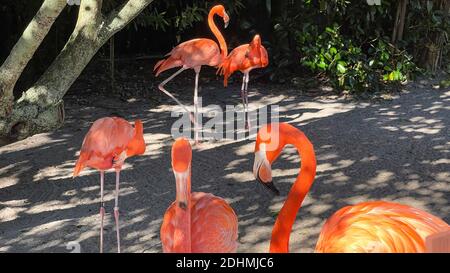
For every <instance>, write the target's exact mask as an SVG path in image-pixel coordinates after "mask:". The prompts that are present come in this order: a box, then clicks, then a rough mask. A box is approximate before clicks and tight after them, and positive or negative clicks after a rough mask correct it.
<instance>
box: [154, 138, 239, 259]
mask: <svg viewBox="0 0 450 273" xmlns="http://www.w3.org/2000/svg"><path fill="white" fill-rule="evenodd" d="M191 161H192V149H191V145H190V144H189V142H188V141H187V140H186V139H184V138H180V139H177V140H176V141H175V143H174V144H173V146H172V168H173V172H174V174H175V181H176V197H175V201H174V202H173V203H172V204H171V205H170V206H169V208H168V209H167V211H166V213H165V214H164V219H163V224H162V226H161V242H162V246H163V251H164V252H166V253H167V252H175V253H190V252H193V253H199V252H236V249H237V246H238V244H237V237H238V234H237V233H238V224H237V216H236V214H235V213H234V210H233V209H232V208H231V206H230V205H229V204H228V203H227V202H226V201H225V200H224V199H222V198H220V197H217V196H214V195H213V194H210V193H204V192H193V193H191Z"/></svg>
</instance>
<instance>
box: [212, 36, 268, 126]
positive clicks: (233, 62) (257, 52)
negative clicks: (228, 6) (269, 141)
mask: <svg viewBox="0 0 450 273" xmlns="http://www.w3.org/2000/svg"><path fill="white" fill-rule="evenodd" d="M268 64H269V58H268V55H267V50H266V49H265V48H264V46H263V45H262V44H261V37H260V36H259V35H258V34H256V35H255V37H253V40H252V41H251V42H250V44H243V45H240V46H238V47H236V48H235V49H233V50H232V51H231V52H230V54H229V55H228V56H227V58H226V59H225V60H224V61H223V63H222V65H221V66H220V68H219V70H218V72H219V73H220V74H221V75H224V79H223V85H224V86H227V85H228V78H229V77H230V76H231V74H233V73H234V72H235V71H236V70H239V71H241V72H242V73H243V74H244V77H243V78H242V87H241V97H242V104H243V106H244V112H245V113H244V122H245V120H247V122H246V123H245V125H246V127H247V128H250V120H248V119H247V112H248V91H247V90H248V82H249V79H250V76H249V74H250V71H251V70H253V69H255V68H263V67H266V66H267V65H268Z"/></svg>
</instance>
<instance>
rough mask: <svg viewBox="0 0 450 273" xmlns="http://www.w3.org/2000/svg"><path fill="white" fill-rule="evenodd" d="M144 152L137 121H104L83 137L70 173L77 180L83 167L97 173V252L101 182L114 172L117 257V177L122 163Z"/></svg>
mask: <svg viewBox="0 0 450 273" xmlns="http://www.w3.org/2000/svg"><path fill="white" fill-rule="evenodd" d="M144 152H145V142H144V136H143V126H142V122H141V121H140V120H136V121H135V122H134V128H133V127H132V126H131V124H130V123H129V122H128V121H126V120H124V119H122V118H117V117H105V118H101V119H98V120H96V121H95V122H94V124H92V127H91V128H90V129H89V131H88V133H87V134H86V136H85V137H84V140H83V144H82V146H81V151H80V157H79V158H78V161H77V163H76V165H75V168H74V170H73V177H75V176H77V175H78V174H79V173H80V172H81V171H82V170H83V168H85V167H91V168H95V169H97V170H99V171H100V202H101V206H100V219H101V229H100V252H103V217H104V215H105V207H104V202H103V182H104V173H105V171H106V170H109V169H111V168H114V169H115V171H116V192H115V206H114V219H115V222H116V235H117V251H118V252H119V253H120V235H119V175H120V170H121V169H122V165H123V163H124V162H125V159H127V158H128V157H131V156H134V155H141V154H143V153H144Z"/></svg>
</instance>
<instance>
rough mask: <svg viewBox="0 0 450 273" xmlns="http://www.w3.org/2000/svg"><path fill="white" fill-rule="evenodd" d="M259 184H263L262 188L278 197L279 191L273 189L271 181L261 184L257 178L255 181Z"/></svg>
mask: <svg viewBox="0 0 450 273" xmlns="http://www.w3.org/2000/svg"><path fill="white" fill-rule="evenodd" d="M256 180H258V182H259V183H261V184H263V185H264V187H265V188H266V189H268V190H270V191H271V192H272V193H273V194H275V195H280V191H279V190H278V189H277V188H276V187H275V185H274V184H273V182H272V181H270V182H263V181H262V180H261V179H260V178H259V177H258V178H257V179H256Z"/></svg>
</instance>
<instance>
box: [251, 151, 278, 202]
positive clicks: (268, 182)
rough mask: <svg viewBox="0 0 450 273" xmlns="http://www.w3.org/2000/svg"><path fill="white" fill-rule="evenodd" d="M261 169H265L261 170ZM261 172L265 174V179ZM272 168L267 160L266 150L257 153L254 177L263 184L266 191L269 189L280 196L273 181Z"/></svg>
mask: <svg viewBox="0 0 450 273" xmlns="http://www.w3.org/2000/svg"><path fill="white" fill-rule="evenodd" d="M261 168H264V169H263V170H261ZM261 172H263V173H264V175H263V176H264V178H261V175H260V174H261ZM271 172H272V171H271V167H270V164H269V162H268V161H267V159H266V155H265V151H264V149H262V150H259V151H258V152H256V153H255V163H254V165H253V175H254V176H255V178H256V180H257V181H258V182H259V183H261V184H263V185H264V187H265V188H266V189H269V190H270V191H271V192H272V193H273V194H275V195H280V191H279V190H278V189H277V188H276V187H275V185H274V184H273V181H272V174H271Z"/></svg>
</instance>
